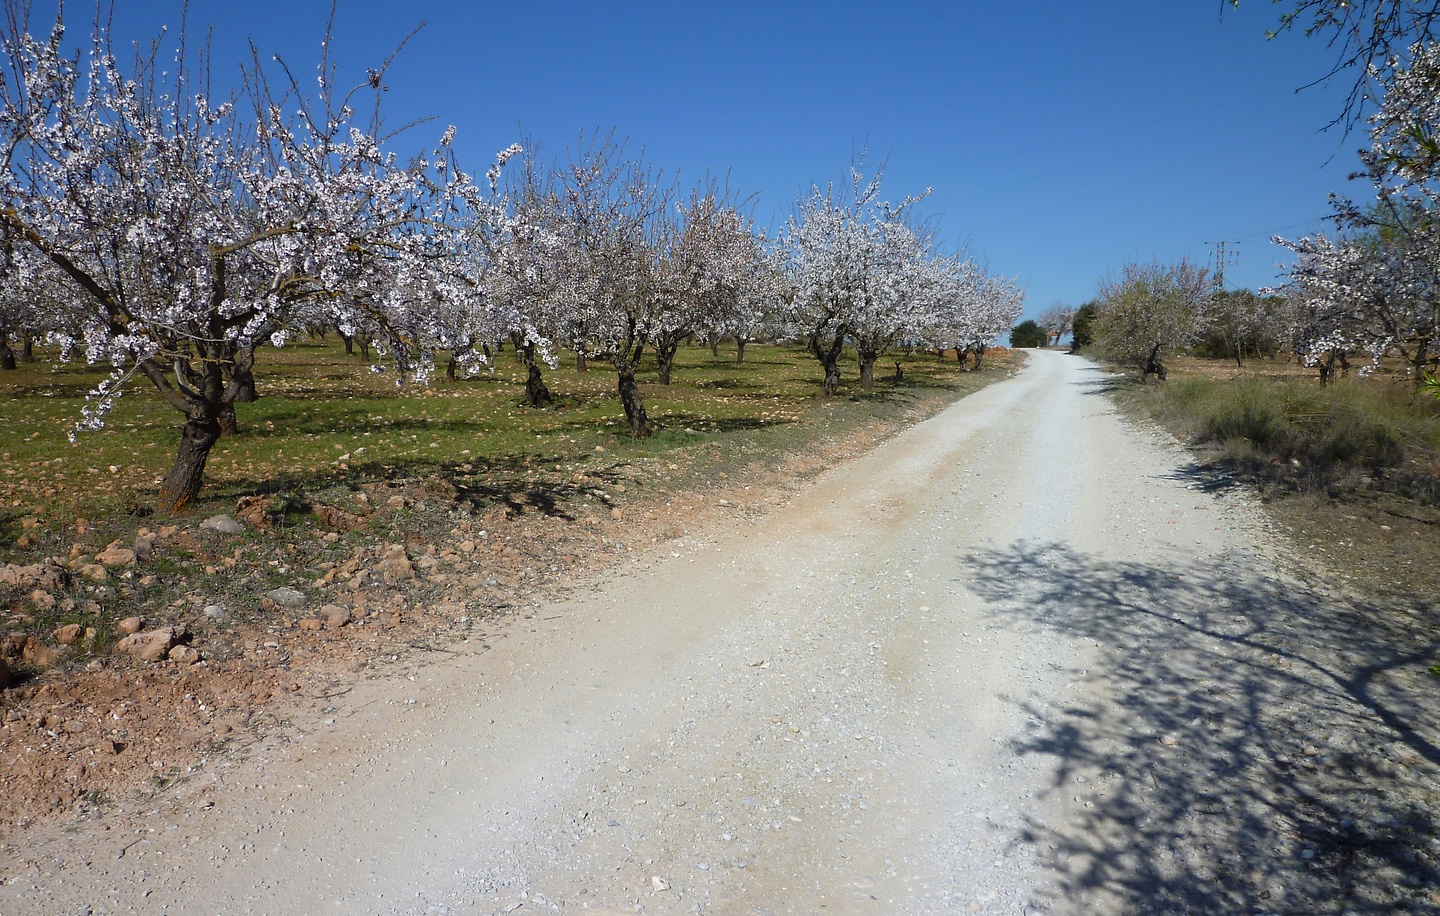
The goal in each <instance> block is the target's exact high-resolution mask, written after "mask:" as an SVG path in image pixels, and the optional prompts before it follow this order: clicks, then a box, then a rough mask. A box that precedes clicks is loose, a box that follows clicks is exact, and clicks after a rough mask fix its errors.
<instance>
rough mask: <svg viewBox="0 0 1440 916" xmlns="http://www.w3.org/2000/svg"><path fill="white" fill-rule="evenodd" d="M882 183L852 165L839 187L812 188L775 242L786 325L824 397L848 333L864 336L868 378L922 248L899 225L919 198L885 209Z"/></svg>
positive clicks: (896, 325)
mask: <svg viewBox="0 0 1440 916" xmlns="http://www.w3.org/2000/svg"><path fill="white" fill-rule="evenodd" d="M883 177H884V172H883V170H882V171H880V172H878V173H876V175H875V176H873V177H872V178H870V179H868V180H867V179H866V178H865V176H864V175H863V173H862V172H861V171H860V169H859V168H858V167H852V168H851V170H850V181H849V183H848V184H847V185H843V186H841V187H839V188H836V186H834V185H830V186H828V187H826V188H825V189H823V190H822V189H821V188H820V187H819V186H812V187H811V189H810V193H809V194H808V195H807V196H806V197H805V198H803V199H802V200H800V201H799V202H798V203H797V204H796V205H795V209H794V212H793V213H792V214H791V215H790V218H789V220H788V221H787V223H786V227H785V231H784V234H783V236H782V238H781V247H782V249H783V251H784V256H785V271H786V275H787V279H788V281H789V285H790V289H789V291H788V293H787V303H786V323H787V325H788V326H789V328H790V329H791V333H793V334H794V335H795V336H797V337H799V338H801V339H803V340H804V341H805V346H806V348H807V349H809V350H810V353H811V354H812V355H813V356H814V357H815V358H816V360H818V361H819V362H820V366H821V369H822V370H823V372H824V375H825V380H824V382H823V384H822V387H821V392H822V393H823V394H824V395H825V396H826V397H831V396H833V395H834V394H835V393H836V391H837V390H839V387H840V356H841V354H842V353H843V352H844V350H845V342H846V340H847V339H849V338H850V337H851V336H852V335H854V334H857V333H859V334H861V335H863V336H864V337H865V340H866V342H865V343H864V344H862V347H863V348H864V352H863V353H862V357H861V368H862V375H863V374H864V372H865V371H866V368H867V366H868V367H869V370H870V372H871V373H872V374H871V376H870V378H872V379H873V366H874V360H875V359H876V358H878V356H879V354H880V353H881V352H883V351H884V349H885V348H887V347H888V346H889V342H893V340H894V338H895V335H896V334H898V333H899V332H900V330H901V329H902V328H904V327H905V326H906V322H907V318H906V316H904V315H902V314H901V310H904V309H907V308H909V307H910V306H911V305H912V303H911V302H910V300H908V299H906V298H905V296H904V295H903V293H902V289H903V288H904V286H905V285H906V284H907V283H909V282H912V281H916V280H918V278H919V276H920V273H919V271H920V267H919V266H918V261H919V260H923V257H924V253H923V252H924V248H925V246H924V245H923V244H920V242H919V239H918V237H916V236H915V234H914V232H913V230H910V229H909V228H908V227H907V226H906V225H905V220H906V218H907V217H908V214H909V210H910V209H911V205H912V204H914V203H915V202H917V201H918V200H920V199H921V197H923V196H924V195H921V197H907V198H905V199H904V200H902V201H901V202H900V204H899V205H897V206H893V207H892V206H890V205H889V204H887V203H885V202H884V201H882V200H881V199H880V182H881V179H882V178H883ZM927 193H928V192H927ZM907 271H909V272H908V273H907ZM887 339H888V341H887ZM867 359H868V363H867Z"/></svg>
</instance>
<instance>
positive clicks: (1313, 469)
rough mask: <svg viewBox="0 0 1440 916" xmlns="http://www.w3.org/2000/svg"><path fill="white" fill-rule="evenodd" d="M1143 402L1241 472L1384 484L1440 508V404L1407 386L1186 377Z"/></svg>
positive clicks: (1302, 481)
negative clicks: (1439, 495) (1439, 500)
mask: <svg viewBox="0 0 1440 916" xmlns="http://www.w3.org/2000/svg"><path fill="white" fill-rule="evenodd" d="M1137 397H1138V398H1139V399H1140V401H1141V402H1142V404H1143V405H1144V406H1145V407H1146V408H1148V409H1149V410H1150V411H1151V413H1152V414H1153V415H1154V416H1155V417H1156V419H1158V420H1159V421H1160V422H1162V423H1163V424H1165V425H1166V426H1167V427H1169V428H1170V429H1171V430H1172V431H1173V432H1175V433H1176V434H1177V435H1179V436H1181V437H1183V438H1185V439H1187V440H1189V441H1190V442H1192V443H1194V444H1198V445H1206V446H1209V447H1212V448H1214V449H1217V450H1218V451H1219V453H1220V457H1221V459H1222V460H1224V461H1225V462H1226V463H1229V464H1231V465H1232V466H1234V467H1235V468H1236V469H1237V470H1242V471H1246V472H1250V473H1259V474H1261V476H1264V477H1266V478H1269V479H1272V480H1276V481H1283V482H1286V483H1290V484H1295V485H1298V486H1299V488H1302V489H1304V488H1308V487H1309V486H1312V485H1319V486H1324V487H1333V486H1335V485H1336V484H1343V483H1345V482H1346V481H1347V480H1348V481H1350V482H1366V483H1374V482H1376V481H1381V482H1382V485H1385V486H1386V488H1387V489H1399V490H1403V491H1406V492H1407V493H1408V494H1409V495H1415V496H1428V497H1429V499H1430V501H1436V492H1435V491H1437V488H1436V486H1435V480H1436V470H1437V462H1436V459H1437V456H1440V400H1437V399H1435V398H1432V397H1429V396H1426V395H1424V394H1417V393H1416V392H1414V391H1413V390H1412V389H1410V388H1409V387H1407V386H1403V385H1398V384H1391V383H1389V382H1386V381H1381V380H1377V379H1348V380H1341V381H1340V382H1338V383H1336V384H1332V385H1330V386H1328V387H1323V388H1322V387H1320V386H1319V385H1316V384H1315V383H1314V382H1313V381H1300V380H1295V381H1281V380H1273V379H1265V378H1242V379H1232V380H1220V379H1211V378H1205V377H1203V376H1184V377H1180V378H1175V379H1173V380H1172V381H1171V382H1170V383H1169V384H1167V385H1163V386H1158V387H1156V388H1153V389H1148V390H1143V391H1140V392H1139V393H1138V394H1137ZM1417 488H1418V490H1417ZM1421 491H1423V492H1421Z"/></svg>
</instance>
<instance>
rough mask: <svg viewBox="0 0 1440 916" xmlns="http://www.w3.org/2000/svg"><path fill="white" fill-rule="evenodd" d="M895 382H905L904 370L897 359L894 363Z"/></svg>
mask: <svg viewBox="0 0 1440 916" xmlns="http://www.w3.org/2000/svg"><path fill="white" fill-rule="evenodd" d="M895 381H897V382H903V381H905V368H904V367H903V366H901V365H900V361H899V360H898V359H897V360H896V361H895Z"/></svg>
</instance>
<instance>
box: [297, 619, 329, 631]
mask: <svg viewBox="0 0 1440 916" xmlns="http://www.w3.org/2000/svg"><path fill="white" fill-rule="evenodd" d="M299 627H300V629H302V630H304V631H306V632H307V633H313V632H315V631H316V630H321V629H324V627H325V621H323V620H321V619H320V618H319V617H306V618H305V619H304V620H301V621H300V623H299Z"/></svg>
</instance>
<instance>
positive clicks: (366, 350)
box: [356, 334, 370, 363]
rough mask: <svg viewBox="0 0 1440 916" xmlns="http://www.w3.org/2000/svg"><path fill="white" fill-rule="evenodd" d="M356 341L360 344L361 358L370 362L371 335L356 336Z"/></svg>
mask: <svg viewBox="0 0 1440 916" xmlns="http://www.w3.org/2000/svg"><path fill="white" fill-rule="evenodd" d="M356 340H357V341H358V342H359V343H360V358H361V359H363V360H365V361H366V362H367V363H368V362H369V361H370V335H369V334H359V335H356Z"/></svg>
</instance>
